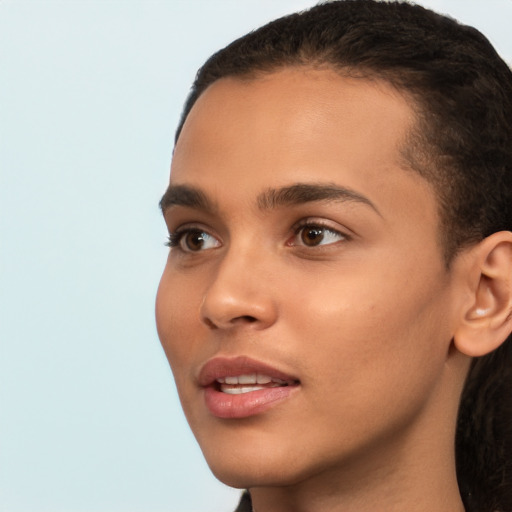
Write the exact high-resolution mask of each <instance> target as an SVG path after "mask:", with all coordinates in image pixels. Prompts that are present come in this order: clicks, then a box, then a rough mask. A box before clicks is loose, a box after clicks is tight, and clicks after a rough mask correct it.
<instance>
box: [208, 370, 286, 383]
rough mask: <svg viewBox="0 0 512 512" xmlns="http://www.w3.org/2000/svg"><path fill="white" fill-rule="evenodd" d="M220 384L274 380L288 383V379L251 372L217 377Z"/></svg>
mask: <svg viewBox="0 0 512 512" xmlns="http://www.w3.org/2000/svg"><path fill="white" fill-rule="evenodd" d="M217 382H218V383H219V384H230V385H232V386H234V385H238V384H242V385H244V384H245V385H246V384H270V383H271V382H274V383H275V384H279V385H282V384H286V381H284V380H281V379H273V378H271V377H269V376H268V375H262V374H259V373H250V374H246V375H238V376H236V377H235V376H227V377H219V378H218V379H217Z"/></svg>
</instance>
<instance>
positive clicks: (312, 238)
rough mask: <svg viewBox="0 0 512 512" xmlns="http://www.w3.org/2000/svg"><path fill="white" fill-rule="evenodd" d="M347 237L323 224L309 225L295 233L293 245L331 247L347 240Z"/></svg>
mask: <svg viewBox="0 0 512 512" xmlns="http://www.w3.org/2000/svg"><path fill="white" fill-rule="evenodd" d="M347 238H348V237H347V236H345V235H344V234H343V233H340V232H339V231H336V230H335V229H332V228H330V227H327V226H322V225H321V224H308V225H303V226H301V227H299V228H298V229H297V230H296V231H295V237H294V240H293V242H291V245H296V246H302V247H318V246H321V245H331V244H335V243H337V242H340V241H342V240H347Z"/></svg>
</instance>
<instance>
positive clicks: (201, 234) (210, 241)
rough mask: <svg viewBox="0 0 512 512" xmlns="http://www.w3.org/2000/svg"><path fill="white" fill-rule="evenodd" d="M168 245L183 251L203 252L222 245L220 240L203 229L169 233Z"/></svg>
mask: <svg viewBox="0 0 512 512" xmlns="http://www.w3.org/2000/svg"><path fill="white" fill-rule="evenodd" d="M167 245H168V246H169V247H170V248H171V249H172V248H173V247H174V248H176V249H179V250H181V251H183V252H201V251H206V250H208V249H214V248H216V247H220V245H221V243H220V241H219V240H218V239H217V238H215V237H214V236H212V235H210V234H209V233H208V232H206V231H203V230H202V229H195V228H190V229H183V230H180V231H178V232H175V233H170V234H169V242H168V243H167Z"/></svg>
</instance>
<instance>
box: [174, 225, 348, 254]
mask: <svg viewBox="0 0 512 512" xmlns="http://www.w3.org/2000/svg"><path fill="white" fill-rule="evenodd" d="M306 229H311V230H314V229H317V230H319V231H322V235H324V234H325V233H330V234H333V235H334V236H339V237H340V238H341V240H350V236H349V235H347V234H346V233H342V232H341V231H339V230H337V229H334V228H333V227H332V226H330V225H329V224H328V223H326V222H323V221H321V220H315V219H304V220H302V221H300V222H299V223H297V224H296V225H295V226H293V228H292V230H293V233H294V235H293V237H292V239H291V240H288V241H287V242H286V245H287V246H290V247H309V248H314V247H320V246H323V245H334V244H335V243H336V242H331V243H328V244H322V243H319V244H314V245H308V244H307V243H303V244H297V243H295V239H296V237H297V236H299V235H300V233H301V232H304V231H305V230H306ZM193 233H197V234H198V235H206V237H208V238H209V237H211V238H213V239H215V240H216V238H215V237H214V236H213V235H211V234H210V233H208V231H206V230H205V229H201V228H199V227H188V228H181V229H179V230H177V231H175V232H172V233H169V236H168V240H167V242H166V243H165V245H166V246H167V247H170V248H178V249H180V250H181V251H183V252H189V253H193V252H201V250H197V251H194V250H191V249H188V250H187V249H184V248H183V247H182V246H181V243H182V241H183V239H184V238H185V237H186V236H188V235H190V234H193ZM322 241H323V236H322V240H320V242H322ZM203 250H204V249H203Z"/></svg>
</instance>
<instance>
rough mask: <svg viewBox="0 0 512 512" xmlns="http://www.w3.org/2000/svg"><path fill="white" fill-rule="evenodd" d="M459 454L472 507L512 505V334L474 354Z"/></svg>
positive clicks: (496, 510) (503, 511) (501, 509)
mask: <svg viewBox="0 0 512 512" xmlns="http://www.w3.org/2000/svg"><path fill="white" fill-rule="evenodd" d="M456 458H457V478H458V481H459V488H460V491H461V495H462V498H463V500H464V503H465V506H466V510H467V511H468V512H470V511H471V512H509V511H511V510H512V336H511V337H509V338H508V339H507V340H506V341H505V343H503V344H502V345H501V346H500V347H499V348H498V349H496V350H495V351H494V352H492V353H490V354H488V355H486V356H483V357H481V358H476V359H474V360H473V363H472V366H471V369H470V371H469V375H468V378H467V381H466V384H465V387H464V391H463V393H462V399H461V404H460V409H459V417H458V423H457V435H456Z"/></svg>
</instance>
